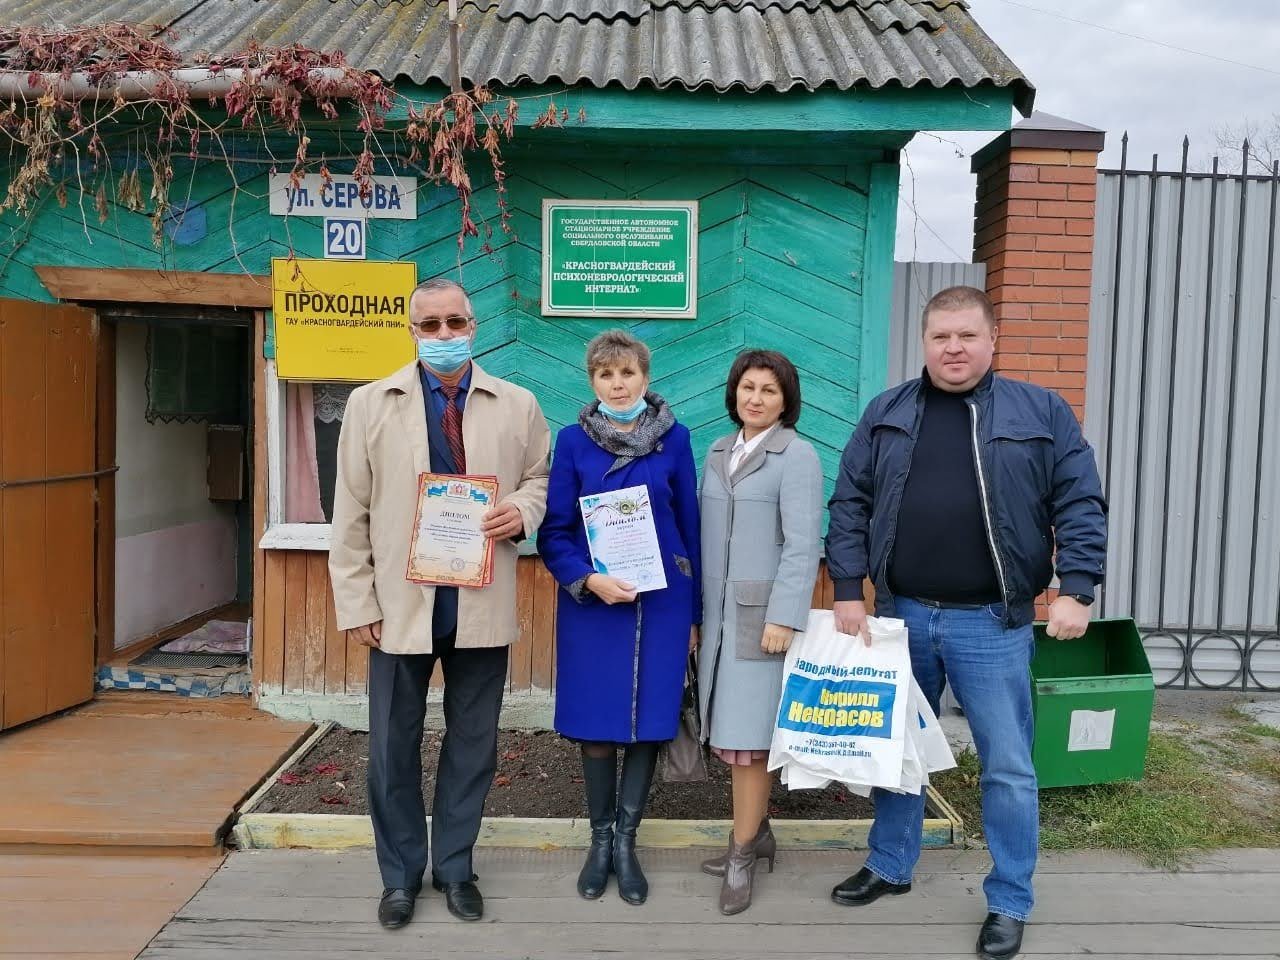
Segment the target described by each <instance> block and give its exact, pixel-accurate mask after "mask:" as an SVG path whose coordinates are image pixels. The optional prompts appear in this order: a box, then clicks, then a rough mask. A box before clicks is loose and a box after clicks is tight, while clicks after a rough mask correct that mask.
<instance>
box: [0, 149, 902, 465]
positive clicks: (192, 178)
mask: <svg viewBox="0 0 1280 960" xmlns="http://www.w3.org/2000/svg"><path fill="white" fill-rule="evenodd" d="M852 155H853V156H854V157H855V160H854V162H851V163H848V164H846V165H822V166H807V165H795V166H787V165H780V164H769V165H760V166H746V165H734V164H727V163H721V164H712V163H708V164H701V165H690V164H687V163H681V162H665V163H664V162H654V160H655V159H658V158H655V157H652V156H650V155H644V156H639V157H638V158H635V159H624V158H619V159H614V160H600V159H588V158H585V157H584V158H571V159H561V158H557V159H539V157H537V156H534V155H516V156H514V157H513V158H512V159H511V160H510V162H509V164H508V172H509V180H508V188H509V191H510V205H511V207H512V209H513V211H514V213H513V221H512V222H513V226H514V228H515V236H514V237H507V236H504V235H503V234H501V233H496V234H495V235H494V237H493V238H492V240H491V247H492V250H491V251H488V252H486V251H485V250H484V249H483V247H482V243H481V242H480V241H477V240H470V241H468V242H467V243H466V244H465V246H464V247H463V249H462V250H461V251H460V250H459V248H458V244H457V241H456V232H457V227H458V203H457V200H456V197H454V196H453V195H452V194H451V192H450V191H448V190H444V189H440V188H437V187H434V186H431V185H424V186H423V187H422V189H421V192H420V195H419V216H418V219H417V220H416V221H399V220H375V221H372V222H371V223H370V226H369V238H368V244H369V257H370V259H387V260H393V259H410V260H413V261H415V262H416V263H417V265H418V275H419V277H422V278H425V277H428V276H434V275H440V274H446V275H449V276H452V277H454V278H456V279H459V280H461V281H462V282H463V283H464V284H465V285H466V286H467V287H468V289H469V290H471V291H472V292H473V301H474V305H475V309H476V313H477V316H478V317H480V318H481V323H480V328H479V330H480V332H479V344H478V347H479V353H480V358H481V363H482V364H483V365H484V366H485V367H486V369H488V370H489V371H490V372H492V373H494V374H496V375H498V376H501V377H505V378H508V379H510V380H513V381H514V382H516V383H519V384H521V385H523V386H526V387H528V388H529V389H530V390H532V391H533V392H534V393H535V394H536V395H537V396H538V398H539V400H540V401H541V403H542V406H543V409H544V411H545V412H546V415H547V418H548V420H549V421H550V422H551V423H552V424H553V426H555V427H559V426H561V425H563V424H565V423H569V422H572V421H573V420H574V419H576V416H577V412H578V410H579V408H580V407H581V406H582V404H583V403H585V402H586V401H587V400H588V399H589V398H590V396H591V393H590V389H589V387H588V384H587V382H586V377H585V373H584V371H583V365H582V359H583V354H584V350H585V347H586V343H587V341H588V340H589V339H590V338H591V337H592V336H593V335H594V334H596V333H598V332H599V331H600V330H603V329H605V328H607V327H609V326H613V325H618V324H616V323H614V322H610V321H607V320H580V319H567V318H555V319H551V318H543V317H541V316H539V312H538V303H539V292H540V279H539V272H540V266H541V260H540V252H539V251H540V243H541V230H540V223H539V217H540V210H541V204H542V199H543V198H544V197H573V198H583V199H627V198H635V199H680V200H685V199H696V200H698V201H699V243H698V254H699V270H698V281H699V291H698V292H699V300H698V317H697V319H696V320H647V321H626V322H623V323H622V325H624V326H626V327H628V328H630V329H631V330H632V331H633V332H635V333H636V334H637V335H638V336H640V337H642V338H643V339H644V340H645V341H646V342H647V343H648V344H649V345H650V347H651V348H652V350H653V373H654V389H656V390H658V391H659V392H660V393H662V394H663V395H664V396H665V397H666V398H667V399H668V401H669V402H670V403H671V404H672V406H673V408H674V409H675V411H676V414H677V416H678V417H679V419H680V420H681V421H682V422H683V423H685V424H686V425H688V426H689V428H690V429H691V430H692V432H693V437H694V444H695V452H696V453H697V455H698V456H699V459H701V457H702V454H703V453H704V452H705V450H706V448H707V447H708V446H709V445H710V444H711V442H712V441H713V440H714V439H715V438H716V437H718V436H720V435H721V434H723V433H726V432H729V430H731V429H732V425H731V424H730V423H729V421H728V420H727V418H726V415H725V410H724V381H725V376H726V374H727V372H728V368H729V365H730V363H731V362H732V360H733V357H734V356H735V354H736V353H737V352H738V351H740V350H742V349H743V348H745V347H749V346H759V347H766V348H772V349H777V350H781V351H783V352H784V353H786V354H787V355H788V356H789V357H791V359H792V360H793V361H794V362H795V363H796V365H797V366H798V367H799V368H800V371H801V377H802V387H803V392H804V401H805V405H804V414H803V417H802V419H801V421H800V431H801V433H802V434H803V435H804V436H805V437H807V438H808V439H810V440H811V441H812V442H813V443H815V445H816V446H817V448H818V450H819V452H820V454H821V457H822V461H823V465H824V470H825V473H826V475H827V481H828V488H829V487H830V484H831V483H832V482H833V480H834V477H835V472H836V468H837V464H838V460H839V455H840V451H841V449H842V448H843V445H844V443H845V441H846V440H847V439H848V436H849V433H850V431H851V430H852V429H853V425H854V423H855V420H856V418H857V415H858V414H859V412H860V411H861V409H862V406H863V405H864V404H865V403H866V401H867V400H868V399H869V398H870V396H872V395H873V394H874V393H875V392H876V391H878V390H879V389H880V388H881V387H882V385H883V379H884V371H885V365H886V360H887V335H888V318H889V281H890V278H891V275H892V259H893V236H894V214H895V209H896V200H897V196H896V194H897V166H896V164H893V163H881V162H874V161H876V160H878V159H879V157H880V156H881V154H880V153H878V152H875V151H865V152H864V153H863V155H861V156H859V155H858V154H857V153H854V154H852ZM661 159H665V158H661ZM234 176H235V179H234V180H233V179H232V176H231V174H229V173H228V171H227V170H226V169H225V167H219V166H218V165H216V164H215V165H211V166H206V167H203V168H201V169H199V170H196V171H190V170H186V171H179V174H178V177H177V182H179V183H184V184H189V185H190V186H189V196H187V197H185V198H184V199H185V207H186V208H187V210H188V211H189V212H188V213H187V214H185V216H186V217H187V218H188V219H187V220H186V221H185V222H184V224H183V229H182V231H181V232H180V233H179V234H178V235H177V242H173V240H172V239H167V240H166V242H165V244H164V245H163V247H162V249H160V250H157V249H156V247H155V246H154V245H153V243H152V236H151V224H150V221H149V220H148V219H147V218H146V217H144V216H142V215H140V214H136V213H131V212H128V211H126V210H123V209H121V208H119V207H114V206H113V207H112V208H111V215H110V217H109V218H108V220H107V222H105V223H102V224H99V223H98V220H97V217H96V215H95V213H94V211H93V207H92V204H91V203H88V202H87V203H86V216H85V217H84V218H82V216H81V212H80V208H79V203H78V201H77V199H76V195H75V194H72V197H71V199H70V201H69V202H68V204H67V205H66V206H65V207H60V206H59V205H58V204H57V203H55V202H50V203H47V204H46V205H45V206H44V207H43V208H42V209H41V211H40V212H39V214H38V216H36V217H35V218H34V220H32V221H31V222H30V223H29V224H27V225H26V229H27V230H28V231H29V232H28V235H27V239H26V241H25V242H24V243H23V244H22V245H21V246H19V247H18V248H17V249H16V251H14V252H13V255H12V257H11V258H10V259H9V261H8V262H7V263H5V264H4V268H3V272H2V273H0V295H3V296H10V297H18V298H23V299H37V300H47V299H49V295H48V292H47V291H46V290H45V289H44V287H43V286H42V285H41V284H40V282H39V280H38V279H37V278H36V276H35V274H34V272H33V271H32V267H33V266H35V265H38V264H59V265H76V266H105V267H155V268H161V267H163V268H169V269H177V270H209V271H228V272H233V271H238V270H247V271H249V272H253V273H267V272H269V270H270V260H271V258H272V257H273V256H286V255H287V254H288V253H289V251H290V250H291V249H292V250H293V251H294V252H296V254H297V255H299V256H319V255H320V250H321V221H320V220H319V219H314V218H309V219H294V218H290V219H287V220H286V219H285V218H282V217H273V216H271V215H270V214H269V213H268V212H267V204H266V193H267V175H266V168H265V167H262V166H252V165H248V164H245V165H243V166H238V167H237V168H235V171H234ZM477 182H478V184H479V186H478V189H477V191H476V194H475V202H476V205H477V207H478V209H479V211H480V212H481V213H482V214H484V215H487V216H492V215H493V213H494V208H495V190H494V186H493V184H492V179H491V178H488V177H485V176H483V175H482V176H480V177H478V178H477ZM176 196H177V191H176V190H175V197H176ZM200 218H203V228H202V229H200V227H199V223H198V221H199V220H200ZM85 219H87V220H88V223H87V225H86V223H85V222H84V220H85ZM6 220H7V221H9V223H8V226H9V227H10V228H12V227H13V226H14V223H13V222H12V218H6Z"/></svg>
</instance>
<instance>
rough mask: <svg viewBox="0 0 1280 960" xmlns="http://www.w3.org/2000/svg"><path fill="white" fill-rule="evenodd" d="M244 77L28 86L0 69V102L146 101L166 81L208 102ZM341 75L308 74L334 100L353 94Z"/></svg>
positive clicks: (199, 75) (60, 78)
mask: <svg viewBox="0 0 1280 960" xmlns="http://www.w3.org/2000/svg"><path fill="white" fill-rule="evenodd" d="M244 75H245V71H244V70H243V69H241V68H239V67H235V68H228V69H225V70H209V69H207V68H203V67H188V68H183V69H180V70H173V71H169V72H167V73H166V72H161V71H156V70H137V71H131V72H129V73H126V74H124V75H122V76H121V77H120V78H119V79H117V80H116V81H115V82H113V83H105V84H104V83H102V82H100V81H97V80H94V79H92V78H91V77H90V76H89V75H88V74H85V73H73V74H71V75H70V76H64V75H63V74H61V73H37V74H35V75H34V77H35V82H34V83H32V82H31V80H32V76H33V75H32V74H31V73H28V72H26V71H23V70H0V101H6V100H26V99H30V98H32V97H39V96H41V95H43V94H44V93H45V91H46V90H50V89H52V90H54V91H57V92H58V93H60V94H61V95H62V96H63V97H66V98H67V99H69V100H113V99H115V98H116V97H117V96H119V97H120V98H121V99H124V100H149V99H151V98H152V97H154V96H155V95H156V92H157V91H159V90H160V89H162V87H163V86H164V85H165V84H166V83H168V82H177V83H179V84H181V85H183V86H185V87H186V88H187V92H188V93H189V95H190V96H191V98H192V99H193V100H208V99H210V98H211V97H225V96H226V95H227V94H228V93H230V92H231V88H232V87H233V86H234V85H235V84H236V83H238V82H240V81H242V80H243V79H244ZM344 76H345V75H344V73H343V71H342V70H339V69H337V68H336V67H317V68H316V69H314V70H312V71H311V79H312V80H314V81H317V82H324V81H329V82H331V83H334V84H336V86H335V87H334V92H333V95H334V96H338V97H342V96H350V95H352V94H354V93H355V88H354V86H353V85H350V84H348V83H347V82H346V81H345V79H344ZM259 85H260V86H261V88H262V89H263V90H266V91H267V92H274V91H275V90H276V89H277V88H279V87H280V86H281V85H280V84H279V83H278V82H277V81H275V80H272V79H270V78H268V79H266V80H261V81H259Z"/></svg>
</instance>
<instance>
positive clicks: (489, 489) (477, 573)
mask: <svg viewBox="0 0 1280 960" xmlns="http://www.w3.org/2000/svg"><path fill="white" fill-rule="evenodd" d="M497 502H498V478H497V477H475V476H452V475H449V474H442V473H423V474H419V476H418V509H417V512H416V514H415V515H414V518H413V536H412V538H411V539H410V541H409V568H408V570H407V571H406V573H405V579H407V580H411V581H412V582H414V583H423V584H432V585H434V586H440V587H487V586H488V585H489V584H490V583H492V582H493V541H492V540H491V539H489V538H488V537H486V536H485V535H484V532H483V531H482V530H481V529H480V527H481V523H482V522H483V519H484V515H485V514H486V513H488V512H489V511H490V510H492V509H493V508H494V505H495V504H497Z"/></svg>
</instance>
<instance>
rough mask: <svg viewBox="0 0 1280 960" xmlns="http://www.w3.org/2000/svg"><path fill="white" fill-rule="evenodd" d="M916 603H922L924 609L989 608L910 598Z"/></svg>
mask: <svg viewBox="0 0 1280 960" xmlns="http://www.w3.org/2000/svg"><path fill="white" fill-rule="evenodd" d="M911 599H912V600H914V601H915V602H916V603H923V604H924V605H925V606H926V607H937V608H938V609H940V610H981V609H982V608H984V607H986V606H989V604H986V603H951V602H949V601H947V600H926V599H925V598H924V597H912V598H911ZM991 602H992V603H999V602H1000V601H999V600H992V601H991Z"/></svg>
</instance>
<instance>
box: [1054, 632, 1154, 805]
mask: <svg viewBox="0 0 1280 960" xmlns="http://www.w3.org/2000/svg"><path fill="white" fill-rule="evenodd" d="M1035 639H1036V652H1035V656H1034V657H1033V658H1032V660H1031V700H1032V709H1033V712H1034V716H1035V740H1034V742H1033V746H1032V760H1033V761H1034V763H1035V768H1036V776H1037V777H1038V779H1039V781H1040V786H1041V787H1068V786H1077V785H1080V784H1086V783H1110V782H1112V781H1115V780H1141V779H1142V770H1143V766H1144V765H1145V764H1146V760H1147V736H1148V733H1149V732H1150V729H1151V710H1152V707H1153V706H1154V704H1155V683H1154V681H1153V680H1152V678H1151V664H1150V663H1149V662H1148V660H1147V654H1146V651H1145V650H1143V648H1142V640H1141V637H1140V636H1139V634H1138V627H1137V625H1136V624H1135V623H1134V622H1133V621H1132V620H1130V619H1113V620H1095V621H1094V622H1093V623H1091V624H1090V625H1089V629H1088V631H1087V632H1086V633H1085V635H1084V636H1083V637H1081V638H1080V639H1078V640H1055V639H1054V638H1052V637H1050V636H1049V635H1048V634H1046V633H1045V625H1044V624H1036V626H1035Z"/></svg>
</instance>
